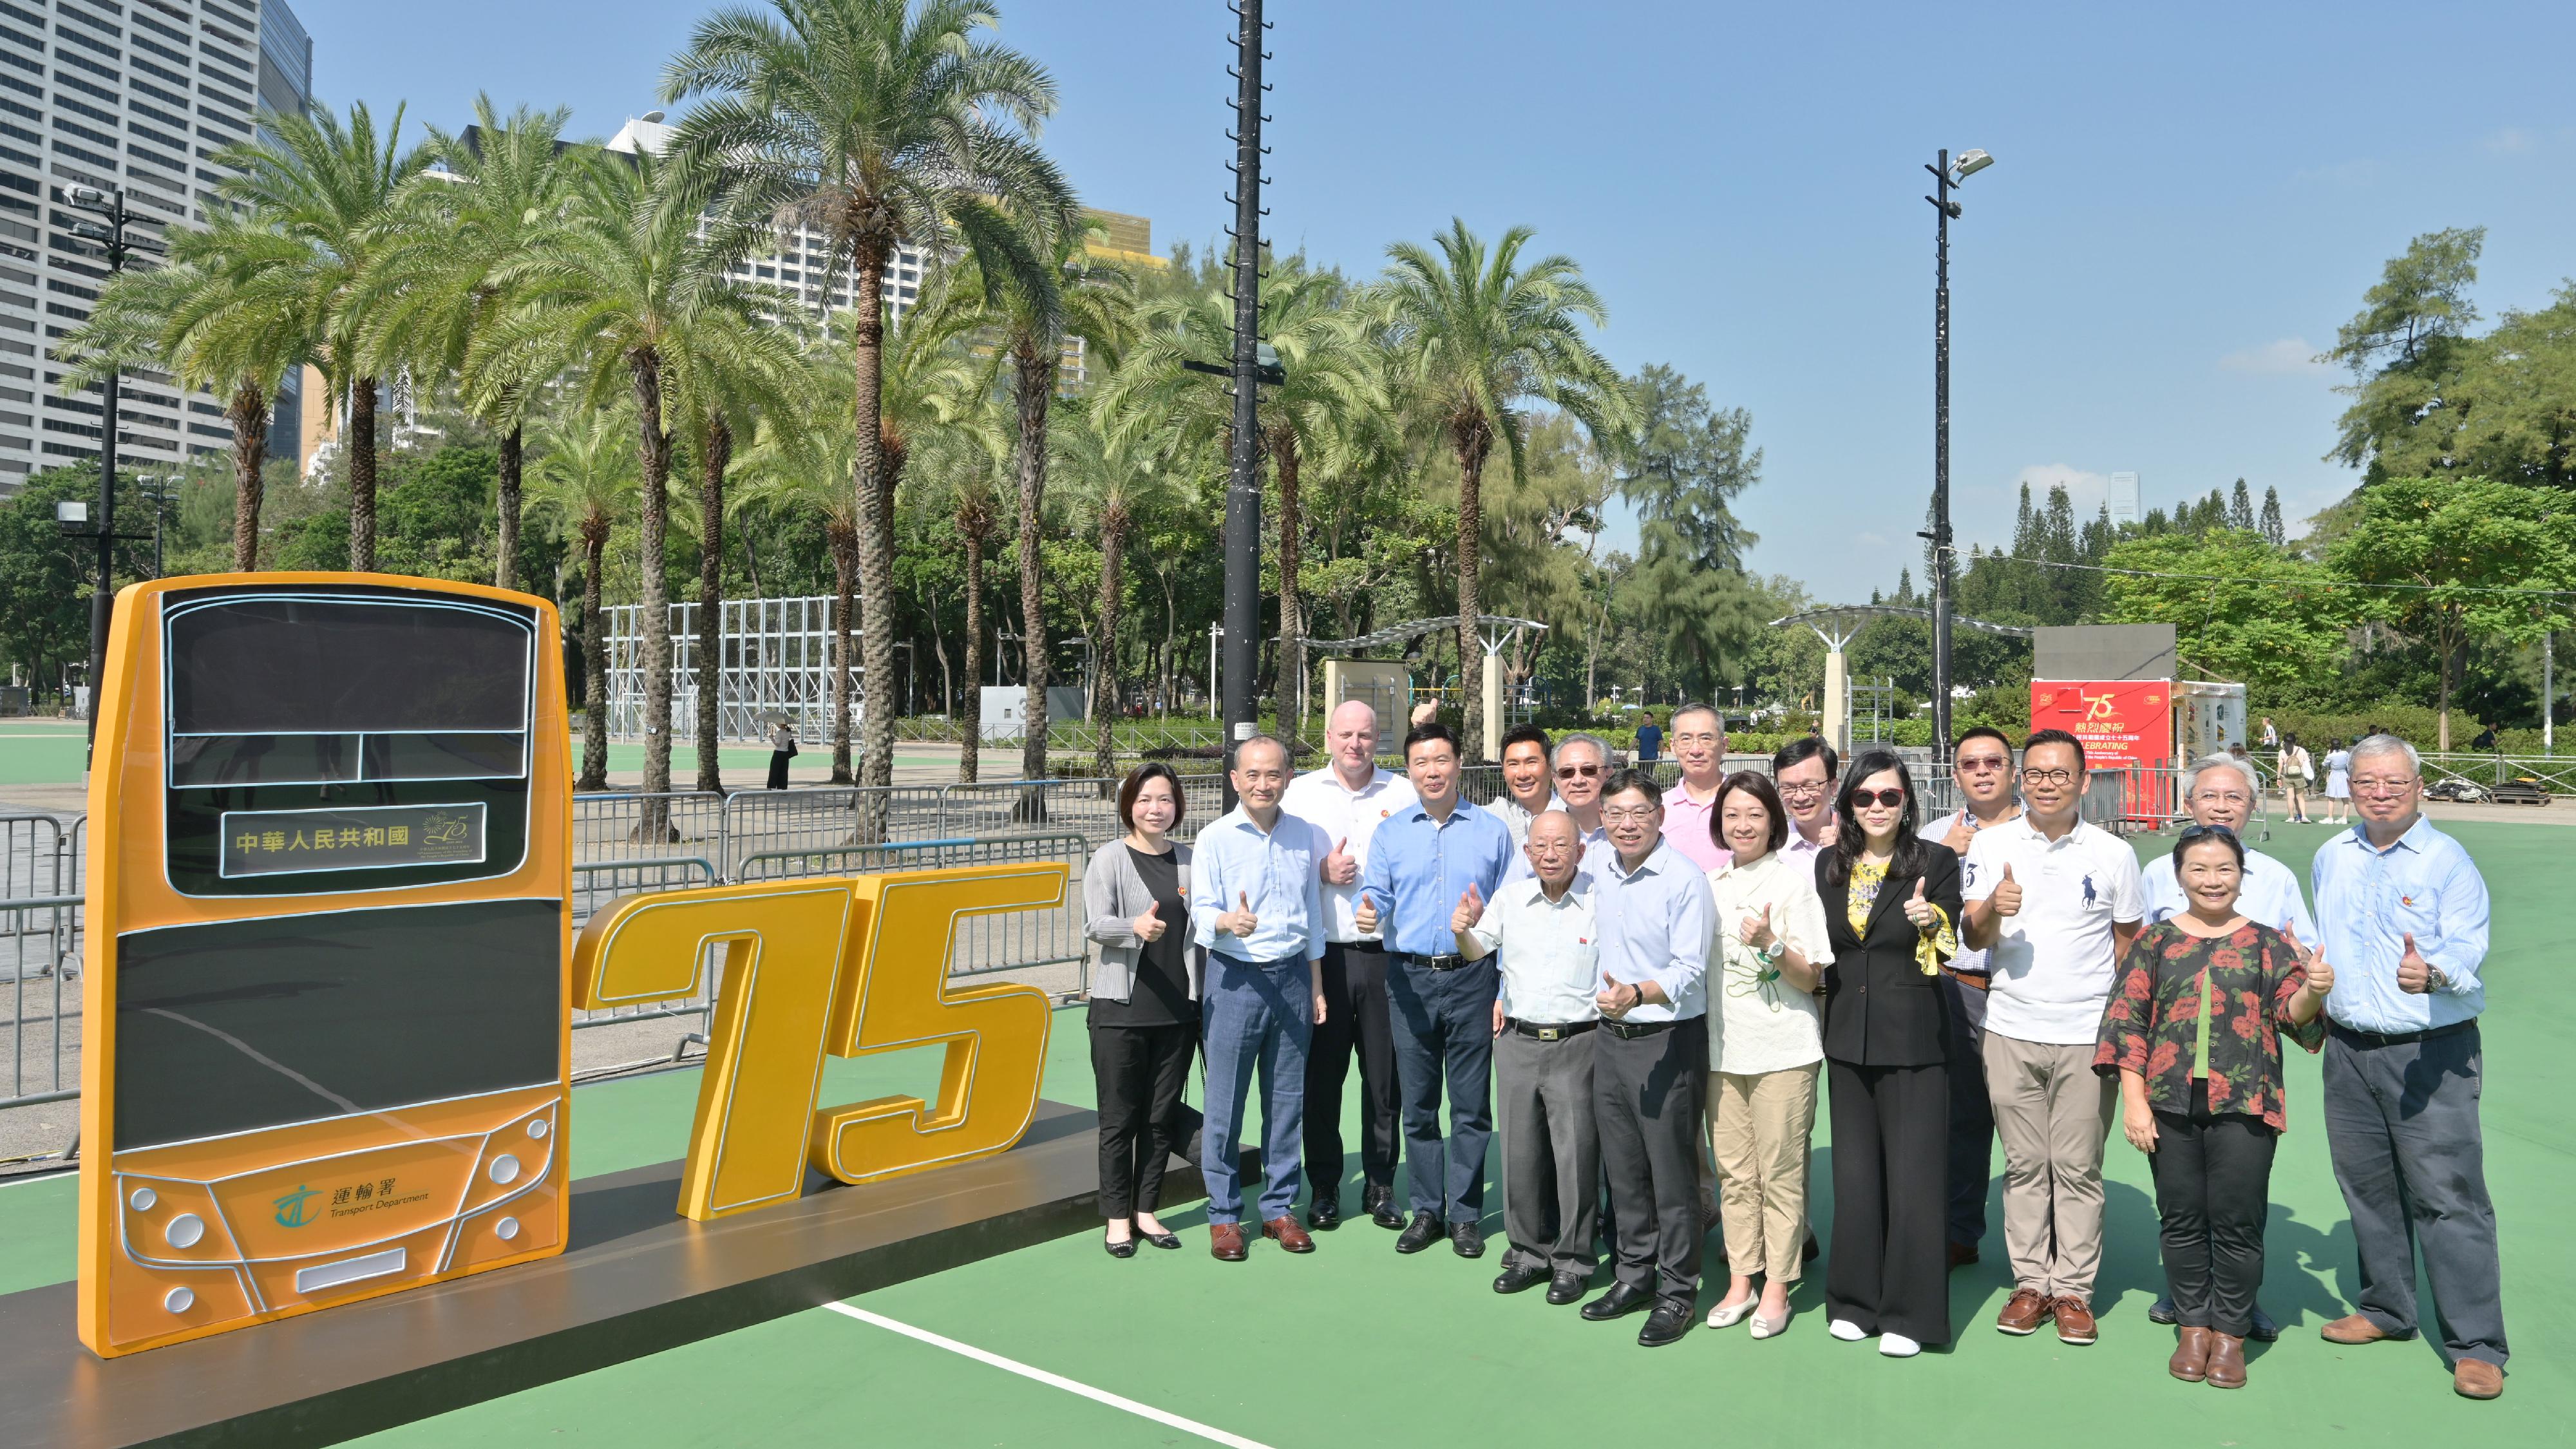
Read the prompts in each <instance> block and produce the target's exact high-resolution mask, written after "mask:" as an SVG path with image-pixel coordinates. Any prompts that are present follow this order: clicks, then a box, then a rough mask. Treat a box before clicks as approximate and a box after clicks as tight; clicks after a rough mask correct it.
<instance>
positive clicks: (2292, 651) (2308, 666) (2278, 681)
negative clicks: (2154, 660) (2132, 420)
mask: <svg viewBox="0 0 2576 1449" xmlns="http://www.w3.org/2000/svg"><path fill="white" fill-rule="evenodd" d="M2104 562H2105V563H2106V564H2108V565H2109V566H2110V567H2113V568H2117V569H2127V570H2135V571H2137V572H2138V573H2143V574H2168V575H2173V576H2174V577H2168V578H2146V577H2138V576H2136V575H2135V574H2114V575H2112V576H2111V577H2110V579H2109V588H2108V594H2109V597H2108V599H2107V601H2106V602H2107V605H2108V607H2107V609H2106V610H2105V617H2106V618H2107V619H2108V620H2109V621H2110V622H2113V623H2122V624H2171V625H2173V626H2174V631H2175V637H2176V640H2177V645H2178V648H2179V649H2180V652H2181V655H2182V658H2183V660H2184V662H2185V663H2187V664H2189V665H2190V666H2192V667H2193V668H2196V669H2202V670H2206V671H2208V672H2210V673H2211V674H2214V675H2216V676H2217V677H2219V678H2221V679H2232V680H2240V681H2242V682H2244V683H2245V684H2247V685H2248V686H2250V687H2251V688H2252V689H2253V690H2254V692H2255V693H2256V694H2258V695H2263V696H2266V697H2270V696H2272V695H2273V694H2275V693H2276V692H2277V691H2280V690H2283V689H2286V688H2288V687H2289V686H2290V685H2292V684H2293V683H2295V682H2297V681H2299V680H2301V679H2303V678H2306V677H2309V676H2311V675H2314V674H2315V673H2317V672H2318V671H2319V670H2321V669H2322V668H2323V667H2324V666H2325V665H2326V664H2327V663H2329V662H2330V661H2331V660H2333V659H2334V658H2335V657H2336V656H2338V655H2339V654H2341V653H2342V650H2343V633H2344V630H2346V629H2347V628H2349V627H2351V625H2352V624H2353V623H2354V621H2355V620H2356V619H2357V618H2359V616H2360V614H2361V611H2362V604H2361V600H2360V599H2359V597H2358V591H2357V590H2353V589H2350V588H2338V587H2336V583H2337V579H2336V576H2335V575H2334V574H2333V573H2332V572H2331V571H2329V570H2328V569H2326V568H2325V567H2324V566H2323V565H2321V564H2317V563H2314V562H2311V561H2309V560H2307V559H2303V558H2300V557H2298V556H2297V555H2295V554H2292V553H2290V552H2289V551H2288V550H2286V549H2282V548H2279V547H2277V546H2275V545H2273V544H2271V543H2268V542H2266V541H2264V539H2263V537H2262V535H2261V534H2259V533H2255V532H2249V531H2247V530H2243V529H2222V530H2218V531H2215V532H2211V533H2207V534H2199V535H2191V534H2173V533H2168V534H2163V535H2160V536H2157V537H2153V538H2137V539H2131V540H2129V541H2127V542H2125V543H2122V544H2119V545H2118V546H2116V547H2114V548H2113V549H2112V550H2111V551H2110V554H2109V555H2108V557H2107V558H2106V559H2105V560H2104Z"/></svg>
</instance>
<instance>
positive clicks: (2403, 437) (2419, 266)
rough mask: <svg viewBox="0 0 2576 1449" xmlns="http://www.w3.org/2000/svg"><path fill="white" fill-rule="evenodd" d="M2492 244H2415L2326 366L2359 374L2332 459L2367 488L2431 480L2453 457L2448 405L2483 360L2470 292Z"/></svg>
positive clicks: (2468, 233)
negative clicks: (2432, 470) (2470, 362)
mask: <svg viewBox="0 0 2576 1449" xmlns="http://www.w3.org/2000/svg"><path fill="white" fill-rule="evenodd" d="M2486 236H2487V233H2486V228H2485V227H2466V228H2452V229H2450V230H2447V231H2437V232H2426V233H2424V234H2423V235H2421V236H2418V237H2416V238H2415V239H2414V240H2413V241H2411V242H2409V243H2408V244H2407V247H2406V250H2405V252H2404V253H2403V254H2401V255H2399V256H2397V257H2395V258H2392V259H2391V260H2390V261H2389V263H2388V265H2387V266H2386V268H2384V269H2383V270H2382V272H2381V275H2380V279H2379V282H2378V283H2377V284H2376V285H2375V286H2373V287H2371V288H2370V289H2369V290H2368V291H2366V292H2364V293H2363V294H2362V309H2361V311H2360V312H2359V313H2357V314H2355V315H2354V317H2353V319H2352V320H2351V321H2349V322H2347V323H2345V324H2344V325H2343V327H2342V328H2341V329H2340V330H2339V331H2338V332H2337V333H2336V334H2335V345H2334V346H2333V347H2332V348H2329V349H2328V350H2327V351H2326V352H2325V354H2324V355H2323V356H2322V357H2320V358H2318V361H2320V362H2336V363H2341V364H2343V365H2344V366H2345V367H2347V368H2349V369H2351V371H2352V376H2353V381H2352V384H2351V385H2350V386H2349V387H2346V388H2345V389H2343V392H2344V395H2345V396H2347V397H2350V398H2351V399H2352V400H2353V402H2352V406H2351V407H2349V408H2347V409H2345V410H2344V414H2343V417H2342V419H2341V420H2340V422H2339V423H2338V424H2337V426H2336V438H2335V446H2334V449H2333V451H2331V452H2329V453H2327V454H2326V457H2327V459H2328V460H2329V461H2333V462H2339V463H2342V464H2343V465H2344V466H2346V467H2348V468H2360V469H2362V470H2363V475H2362V476H2363V481H2364V482H2376V481H2378V480H2379V479H2381V478H2385V477H2390V476H2394V475H2398V474H2403V473H2418V472H2424V471H2427V470H2428V463H2429V462H2430V460H2436V459H2441V460H2447V459H2448V458H2449V457H2450V450H2449V448H2448V447H2447V446H2446V445H2445V443H2446V440H2447V436H2448V435H2449V434H2450V432H2451V431H2452V424H2453V422H2454V418H2453V416H2452V415H2451V413H2450V410H2449V407H2448V395H2449V393H2450V391H2451V388H2452V385H2453V384H2454V383H2455V382H2456V381H2457V380H2458V375H2459V373H2460V370H2461V368H2462V366H2463V364H2464V363H2465V361H2466V359H2467V358H2468V356H2469V354H2471V353H2472V352H2474V351H2475V350H2476V349H2475V344H2474V343H2473V342H2472V340H2471V339H2470V337H2469V329H2470V328H2471V327H2472V326H2474V325H2476V323H2477V320H2478V309H2477V307H2476V306H2475V304H2473V303H2471V302H2470V301H2469V288H2470V286H2471V285H2473V284H2474V283H2475V282H2476V281H2477V279H2478V254H2479V252H2481V251H2482V250H2484V249H2485V247H2486Z"/></svg>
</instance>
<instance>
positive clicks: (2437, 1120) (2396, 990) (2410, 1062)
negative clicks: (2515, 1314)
mask: <svg viewBox="0 0 2576 1449" xmlns="http://www.w3.org/2000/svg"><path fill="white" fill-rule="evenodd" d="M2422 789H2423V777H2422V774H2421V767H2420V765H2419V763H2418V761H2417V759H2416V755H2415V747H2414V746H2413V745H2410V744H2408V743H2406V742H2405V741H2404V740H2401V739H2398V738H2396V737H2394V736H2391V735H2372V736H2370V737H2369V738H2367V739H2364V740H2363V741H2361V743H2359V744H2357V745H2354V746H2353V747H2352V804H2353V813H2354V814H2356V815H2358V816H2360V817H2361V819H2360V822H2359V823H2358V824H2356V825H2355V826H2354V827H2353V828H2352V829H2351V830H2350V831H2348V832H2346V833H2344V834H2341V835H2338V836H2336V837H2335V838H2334V839H2332V840H2330V841H2328V842H2327V843H2326V844H2325V846H2324V847H2323V848H2322V849H2320V850H2318V851H2317V856H2316V863H2315V865H2314V866H2313V868H2312V874H2311V877H2310V878H2311V880H2312V881H2313V882H2314V884H2315V887H2316V895H2317V916H2318V919H2320V920H2321V921H2323V922H2324V924H2325V942H2324V945H2325V959H2326V960H2327V962H2328V963H2329V964H2331V965H2332V966H2333V967H2334V978H2335V979H2334V990H2333V992H2332V993H2331V994H2330V995H2328V996H2327V997H2326V1015H2327V1017H2328V1022H2327V1036H2326V1048H2325V1063H2324V1073H2325V1119H2326V1142H2327V1145H2328V1146H2329V1147H2330V1148H2331V1149H2332V1151H2333V1154H2334V1168H2335V1182H2336V1184H2337V1185H2338V1186H2340V1187H2342V1189H2343V1200H2344V1206H2345V1207H2346V1208H2347V1209H2349V1210H2350V1212H2351V1214H2352V1235H2353V1246H2354V1248H2355V1249H2356V1250H2357V1252H2358V1253H2359V1256H2360V1259H2361V1294H2360V1298H2359V1301H2358V1302H2357V1303H2356V1304H2355V1309H2356V1311H2355V1312H2353V1313H2351V1314H2350V1315H2348V1316H2346V1317H2343V1318H2339V1319H2336V1320H2335V1321H2334V1322H2332V1323H2329V1324H2327V1325H2326V1326H2325V1329H2324V1334H2325V1337H2326V1338H2327V1339H2328V1340H2330V1341H2332V1342H2335V1343H2341V1344H2348V1345H2349V1344H2364V1343H2374V1342H2377V1341H2379V1340H2381V1339H2408V1338H2413V1337H2414V1336H2415V1333H2416V1325H2417V1315H2416V1305H2415V1249H2416V1247H2417V1246H2418V1245H2420V1246H2421V1247H2422V1250H2423V1257H2424V1272H2425V1276H2426V1277H2428V1278H2430V1279H2431V1280H2432V1284H2433V1296H2434V1298H2435V1299H2436V1300H2437V1304H2438V1312H2436V1314H2435V1315H2434V1323H2435V1324H2436V1325H2437V1327H2438V1328H2439V1329H2440V1331H2441V1334H2442V1339H2443V1348H2444V1350H2445V1354H2446V1356H2447V1357H2448V1358H2449V1359H2450V1360H2451V1386H2452V1388H2453V1390H2454V1391H2455V1392H2457V1393H2458V1394H2460V1395H2461V1396H2462V1397H2464V1398H2472V1399H2492V1398H2494V1397H2496V1396H2497V1395H2499V1394H2501V1393H2503V1392H2504V1362H2505V1358H2506V1353H2505V1338H2504V1304H2503V1287H2502V1279H2503V1269H2502V1266H2501V1263H2500V1262H2499V1260H2498V1257H2497V1253H2496V1224H2495V1207H2494V1204H2493V1203H2492V1202H2491V1201H2490V1200H2489V1199H2488V1197H2487V1183H2486V1158H2485V1146H2484V1143H2483V1141H2482V1139H2481V1137H2480V1135H2479V1128H2478V1094H2479V1091H2480V1089H2481V1078H2482V1075H2483V1070H2484V1059H2483V1057H2482V1055H2481V1052H2480V1050H2479V1041H2478V1015H2479V1013H2480V1012H2482V1011H2483V1010H2485V1008H2486V987H2485V983H2484V981H2483V979H2482V977H2481V976H2480V974H2479V973H2480V968H2481V967H2482V966H2484V964H2485V962H2486V954H2487V888H2486V882H2485V881H2484V880H2483V879H2481V878H2480V877H2479V875H2478V868H2477V865H2476V863H2475V862H2473V861H2471V860H2470V859H2469V854H2468V852H2467V851H2465V850H2462V849H2461V848H2460V843H2459V842H2458V841H2456V840H2453V839H2452V838H2451V837H2449V836H2447V835H2444V834H2443V833H2442V832H2441V831H2438V830H2436V829H2434V828H2433V826H2432V823H2431V822H2430V821H2428V820H2426V819H2425V818H2424V816H2423V814H2422V810H2421V806H2420V801H2421V799H2422ZM2410 1229H2411V1231H2410Z"/></svg>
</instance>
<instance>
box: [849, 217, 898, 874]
mask: <svg viewBox="0 0 2576 1449" xmlns="http://www.w3.org/2000/svg"><path fill="white" fill-rule="evenodd" d="M886 251H887V243H886V242H885V240H884V239H883V238H880V237H863V238H861V239H860V241H859V244H858V247H857V255H856V256H854V257H853V258H852V259H851V260H852V264H853V265H854V266H855V268H856V269H857V274H858V275H857V281H858V284H859V288H858V293H859V294H858V305H857V306H856V307H854V308H852V309H851V313H850V317H851V321H852V323H853V325H854V326H855V328H856V330H857V344H858V345H857V346H856V347H854V348H853V349H852V351H853V353H854V354H855V359H856V360H855V361H854V362H853V364H852V366H851V369H850V371H851V390H852V394H853V396H854V398H855V404H854V406H855V408H856V413H855V416H854V418H853V426H855V427H856V428H857V429H858V433H857V436H856V437H854V438H853V439H852V444H853V446H852V449H851V451H852V453H853V454H854V455H855V457H856V460H857V464H856V466H855V467H854V468H852V469H851V473H852V475H853V476H852V486H853V488H855V489H856V491H857V498H856V500H855V501H856V503H857V506H858V522H859V600H860V606H861V608H863V609H864V610H865V613H864V614H862V615H861V617H860V625H861V629H860V641H859V656H860V663H861V667H862V668H863V670H864V671H865V672H864V673H863V674H862V675H861V692H862V694H863V695H864V702H863V704H862V706H861V710H860V720H859V726H860V727H859V783H861V784H863V785H891V784H893V783H894V533H893V530H892V529H891V527H889V525H890V523H891V521H892V519H893V516H894V486H893V479H892V478H890V477H889V476H888V475H887V473H886V470H885V460H884V458H883V457H882V456H880V454H881V450H882V447H883V440H882V438H881V436H880V434H879V431H878V430H879V429H880V428H881V427H882V426H883V425H884V419H885V307H884V293H885V260H886ZM882 822H883V816H882V815H878V814H872V813H868V812H862V815H861V820H860V825H859V832H858V837H857V839H858V843H859V844H862V845H869V844H874V843H875V842H876V841H877V840H878V839H879V838H881V837H882V835H883V823H882Z"/></svg>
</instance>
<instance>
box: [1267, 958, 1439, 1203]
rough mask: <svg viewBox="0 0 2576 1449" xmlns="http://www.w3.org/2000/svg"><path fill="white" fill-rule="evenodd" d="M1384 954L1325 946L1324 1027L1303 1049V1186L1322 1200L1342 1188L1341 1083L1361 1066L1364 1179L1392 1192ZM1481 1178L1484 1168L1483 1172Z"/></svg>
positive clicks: (1391, 1051)
mask: <svg viewBox="0 0 2576 1449" xmlns="http://www.w3.org/2000/svg"><path fill="white" fill-rule="evenodd" d="M1387 959H1388V958H1387V954H1386V952H1385V951H1384V950H1382V949H1380V947H1379V945H1378V943H1377V942H1375V941H1350V942H1343V941H1332V942H1328V943H1326V944H1325V946H1324V1019H1323V1021H1322V1022H1321V1023H1319V1024H1317V1026H1316V1027H1315V1042H1314V1045H1312V1046H1310V1047H1308V1048H1307V1049H1306V1143H1305V1146H1306V1181H1307V1182H1308V1183H1309V1184H1310V1185H1311V1186H1312V1187H1313V1189H1314V1192H1315V1195H1316V1196H1317V1197H1318V1198H1320V1197H1322V1196H1323V1195H1324V1194H1326V1193H1333V1194H1336V1195H1338V1194H1339V1193H1340V1191H1341V1186H1342V1170H1343V1162H1344V1159H1343V1155H1342V1083H1343V1082H1344V1080H1345V1079H1347V1078H1348V1077H1349V1076H1350V1074H1351V1057H1352V1055H1353V1053H1354V1051H1356V1053H1357V1055H1358V1056H1359V1059H1360V1171H1361V1172H1362V1173H1363V1174H1364V1175H1365V1177H1366V1179H1367V1181H1368V1183H1369V1185H1370V1186H1372V1187H1392V1186H1393V1185H1394V1184H1395V1154H1396V1075H1395V1031H1394V1027H1393V1025H1392V1024H1391V1023H1390V1022H1389V1020H1388V1015H1387V1006H1386V971H1387ZM1478 1166H1479V1169H1480V1170H1481V1168H1482V1164H1481V1163H1480V1164H1478Z"/></svg>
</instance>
